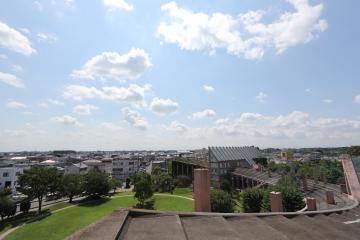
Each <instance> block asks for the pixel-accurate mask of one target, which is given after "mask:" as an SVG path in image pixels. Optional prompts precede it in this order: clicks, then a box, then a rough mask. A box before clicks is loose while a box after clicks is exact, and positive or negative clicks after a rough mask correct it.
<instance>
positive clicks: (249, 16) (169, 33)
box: [157, 0, 327, 59]
mask: <svg viewBox="0 0 360 240" xmlns="http://www.w3.org/2000/svg"><path fill="white" fill-rule="evenodd" d="M287 2H288V3H289V4H291V5H292V6H293V8H294V11H293V12H289V11H287V12H285V13H283V14H281V15H280V16H279V17H278V18H277V19H275V20H273V21H272V22H270V23H264V22H261V21H262V20H263V16H264V15H265V14H266V13H267V12H266V11H263V10H257V11H248V12H246V13H242V14H238V15H237V16H231V15H229V14H224V13H213V14H212V15H208V14H206V13H201V12H200V13H194V12H192V11H190V10H187V9H184V8H181V7H178V6H177V4H176V2H169V3H167V4H164V5H162V7H161V10H162V11H165V12H167V13H168V16H169V20H168V21H163V22H161V23H160V25H159V26H158V29H157V34H158V35H159V36H161V37H162V38H163V39H164V41H165V42H166V43H174V44H177V45H178V46H179V47H180V48H181V49H185V50H207V51H209V52H210V53H213V52H214V51H215V50H217V49H225V50H226V51H227V53H229V54H232V55H237V56H244V57H245V58H247V59H261V58H262V57H263V56H264V54H265V52H266V50H267V49H275V50H276V52H277V53H282V52H284V51H285V50H286V49H288V48H289V47H292V46H296V45H299V44H305V43H308V42H310V41H311V40H313V39H314V38H316V37H317V36H318V34H319V33H320V32H323V31H325V30H326V28H327V22H326V21H325V20H324V19H321V14H322V10H323V4H317V5H310V4H309V2H308V0H287Z"/></svg>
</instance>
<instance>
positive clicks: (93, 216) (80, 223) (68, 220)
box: [5, 193, 194, 240]
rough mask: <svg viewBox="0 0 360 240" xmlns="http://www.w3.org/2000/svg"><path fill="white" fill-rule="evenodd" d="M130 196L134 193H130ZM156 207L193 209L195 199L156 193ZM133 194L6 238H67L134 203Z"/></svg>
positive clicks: (59, 216) (89, 205) (36, 223)
mask: <svg viewBox="0 0 360 240" xmlns="http://www.w3.org/2000/svg"><path fill="white" fill-rule="evenodd" d="M127 195H131V196H127ZM155 199H156V203H155V207H156V209H157V210H163V211H191V210H193V207H194V206H193V205H194V202H193V201H191V200H188V199H183V198H176V197H174V196H155ZM135 203H136V199H134V197H133V196H132V193H121V194H117V195H116V198H113V199H106V200H100V201H96V202H91V203H84V204H81V205H79V206H75V207H72V208H67V209H64V210H62V211H59V212H56V213H54V214H52V215H50V216H48V217H46V218H44V219H41V220H39V221H34V222H32V223H30V224H26V225H24V226H23V227H20V228H19V229H17V230H15V231H14V232H13V233H11V234H10V235H8V236H7V237H6V238H5V239H7V240H14V239H17V240H20V239H27V240H32V239H34V240H35V239H36V240H42V239H44V240H45V239H52V240H57V239H64V238H65V237H67V236H69V235H71V234H72V233H74V232H76V231H77V230H79V229H81V228H83V227H85V226H87V225H89V224H91V223H93V222H95V221H97V220H99V219H100V218H102V217H104V216H106V215H109V214H110V213H111V212H113V211H114V210H115V209H118V208H127V207H132V206H133V205H135Z"/></svg>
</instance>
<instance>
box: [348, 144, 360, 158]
mask: <svg viewBox="0 0 360 240" xmlns="http://www.w3.org/2000/svg"><path fill="white" fill-rule="evenodd" d="M347 154H350V155H352V156H360V146H351V147H349V148H348V150H347Z"/></svg>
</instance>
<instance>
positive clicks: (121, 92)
mask: <svg viewBox="0 0 360 240" xmlns="http://www.w3.org/2000/svg"><path fill="white" fill-rule="evenodd" d="M150 89H151V85H150V84H145V85H144V86H139V85H136V84H130V86H129V87H128V88H125V87H115V86H111V87H103V88H102V89H97V88H95V87H86V86H81V85H69V86H67V87H66V88H65V91H64V94H63V96H64V98H65V99H73V100H76V101H82V100H83V99H103V100H110V101H115V102H118V103H128V104H132V105H134V106H137V107H144V106H146V103H145V93H146V92H147V91H150Z"/></svg>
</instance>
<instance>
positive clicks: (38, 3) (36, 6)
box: [33, 1, 44, 12]
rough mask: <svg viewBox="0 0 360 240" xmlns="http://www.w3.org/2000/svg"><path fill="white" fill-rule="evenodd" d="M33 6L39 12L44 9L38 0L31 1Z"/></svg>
mask: <svg viewBox="0 0 360 240" xmlns="http://www.w3.org/2000/svg"><path fill="white" fill-rule="evenodd" d="M33 7H34V8H35V9H36V10H37V11H39V12H42V11H43V10H44V7H43V5H42V4H41V3H40V2H39V1H35V2H33Z"/></svg>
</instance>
